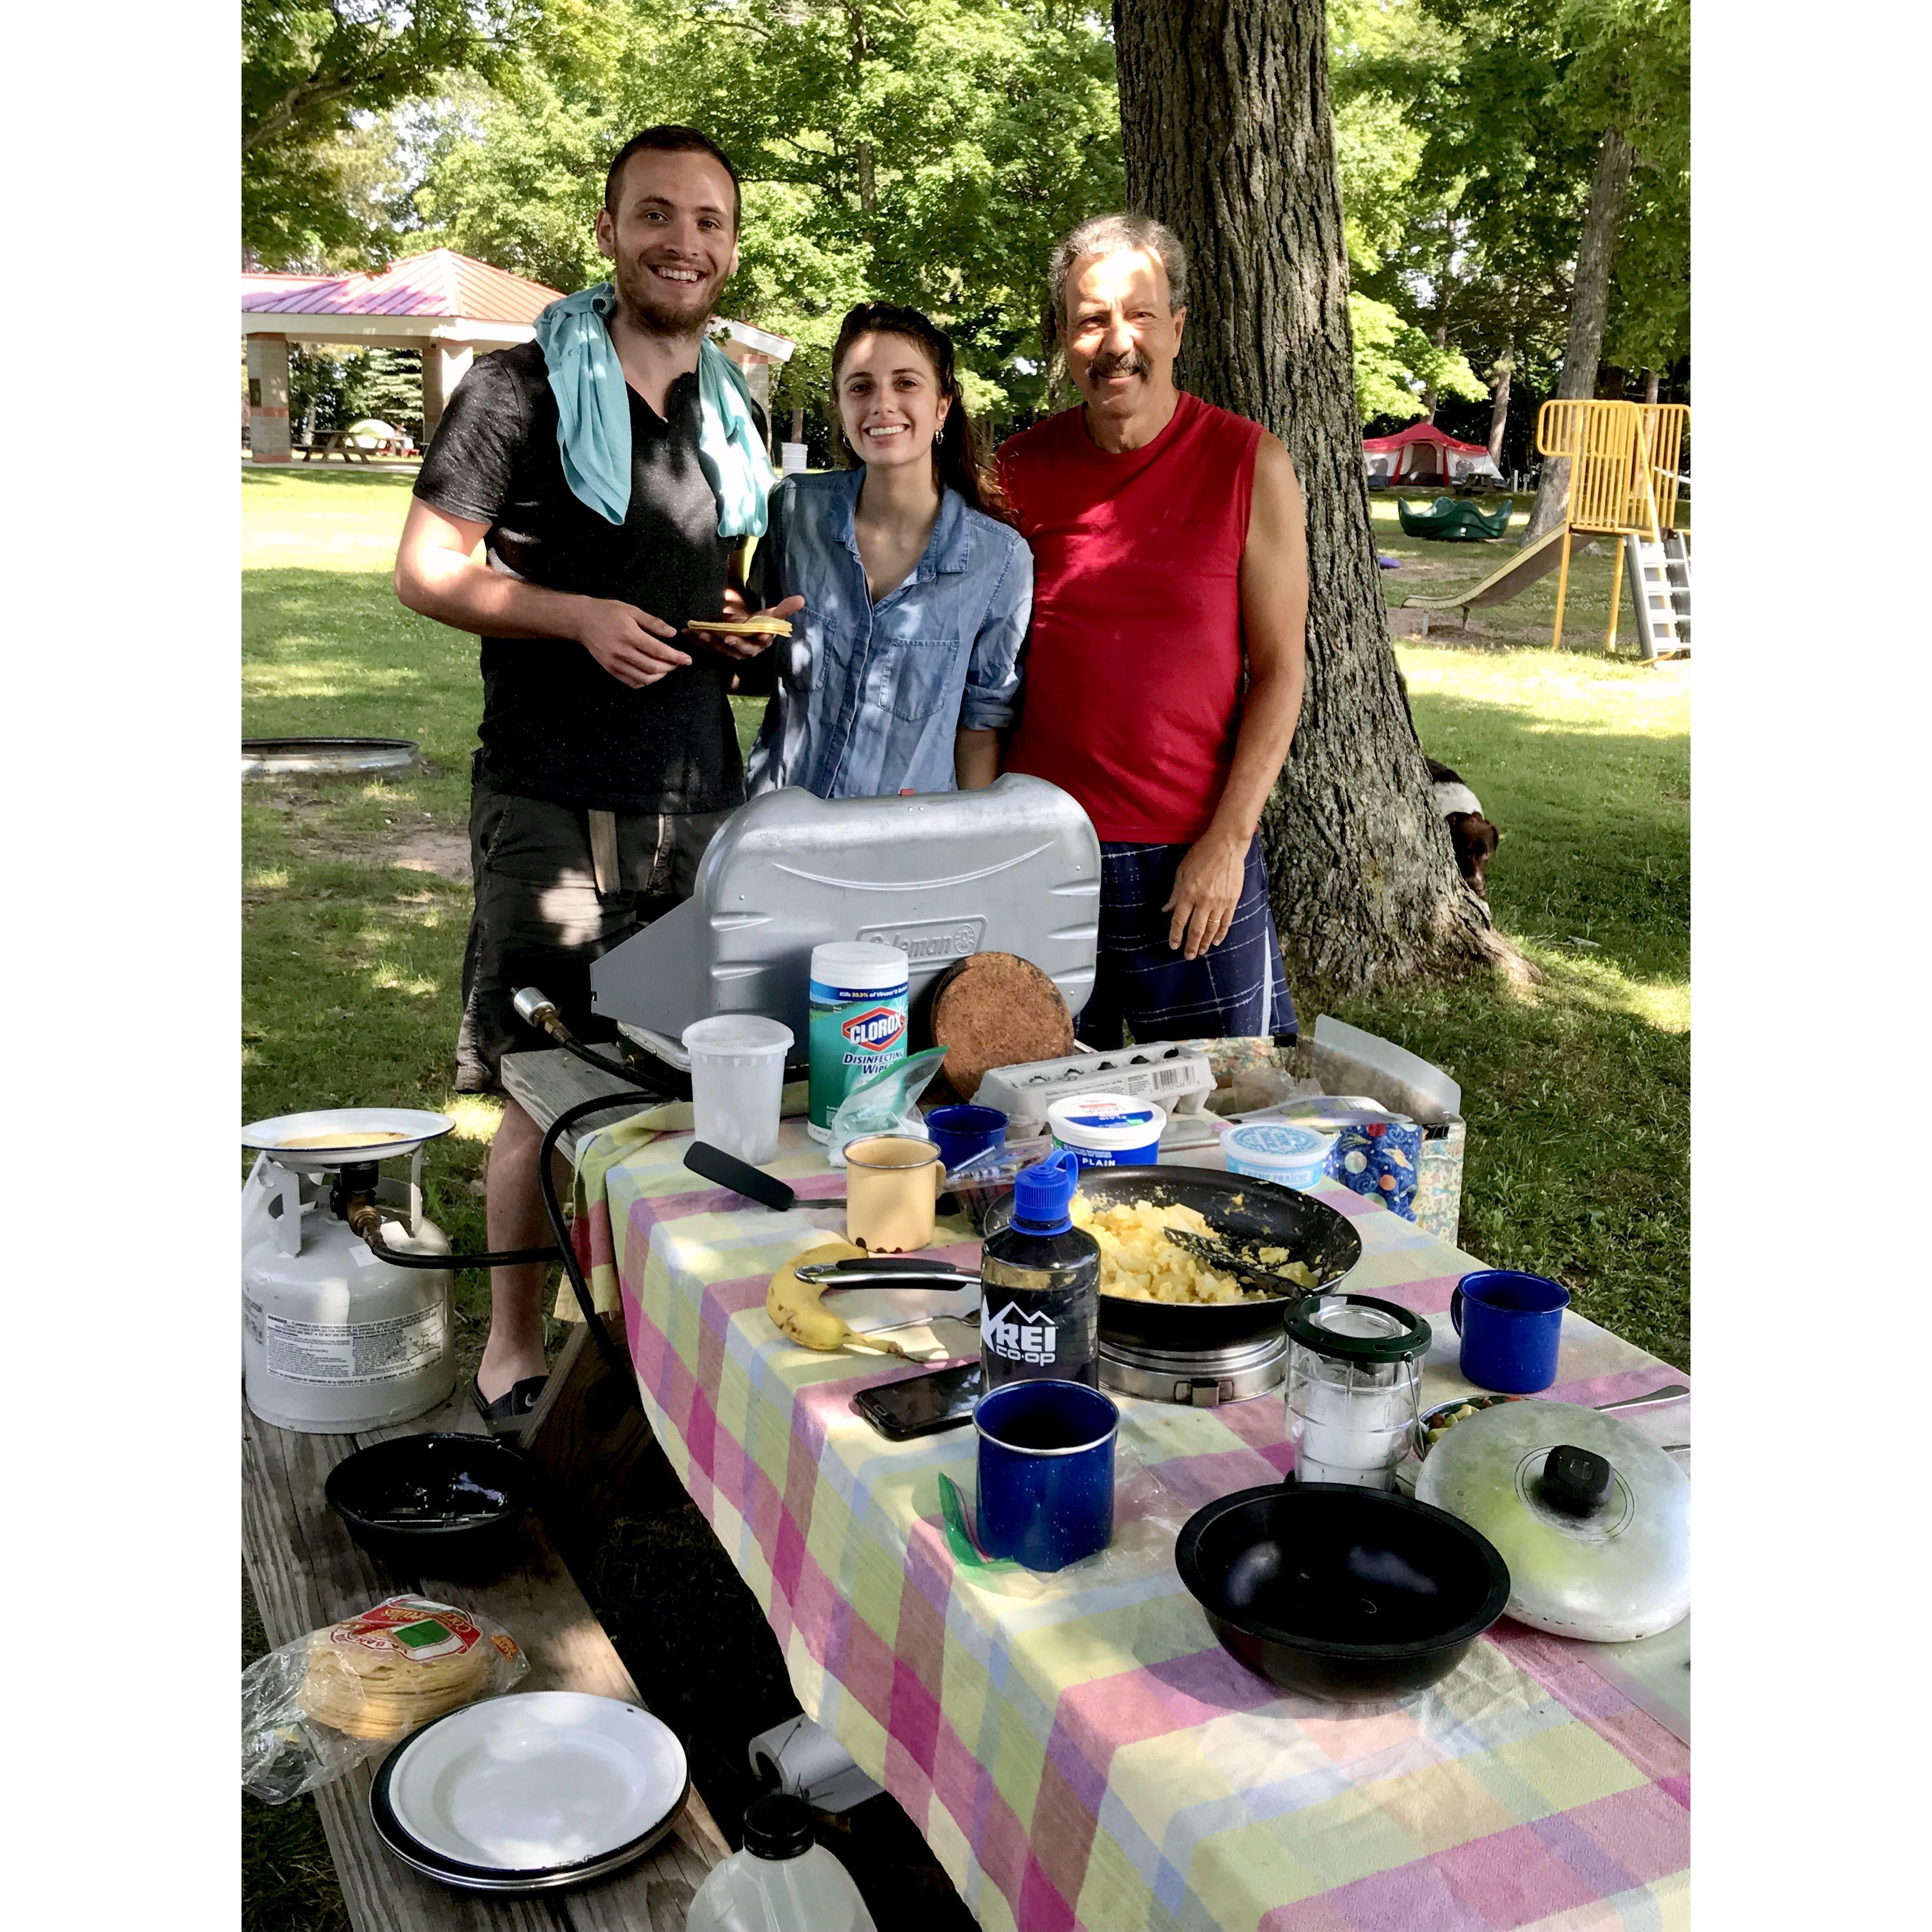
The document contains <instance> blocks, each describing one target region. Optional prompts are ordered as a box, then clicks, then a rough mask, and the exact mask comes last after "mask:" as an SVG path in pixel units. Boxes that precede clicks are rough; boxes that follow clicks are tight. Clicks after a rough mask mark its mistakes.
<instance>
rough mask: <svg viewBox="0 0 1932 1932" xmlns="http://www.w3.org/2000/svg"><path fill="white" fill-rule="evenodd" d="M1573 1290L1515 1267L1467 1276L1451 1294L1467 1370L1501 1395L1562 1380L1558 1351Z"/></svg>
mask: <svg viewBox="0 0 1932 1932" xmlns="http://www.w3.org/2000/svg"><path fill="white" fill-rule="evenodd" d="M1569 1306H1570V1291H1569V1290H1568V1289H1567V1288H1565V1286H1563V1284H1562V1283H1561V1282H1560V1281H1551V1280H1549V1279H1547V1277H1544V1276H1543V1275H1540V1274H1523V1273H1521V1272H1520V1271H1518V1270H1517V1269H1515V1268H1480V1269H1478V1271H1476V1272H1475V1274H1466V1275H1465V1276H1464V1277H1463V1279H1462V1280H1460V1282H1458V1283H1457V1284H1456V1292H1455V1293H1454V1295H1451V1297H1450V1298H1449V1319H1450V1320H1451V1322H1454V1324H1455V1325H1456V1332H1457V1334H1459V1335H1460V1336H1461V1337H1462V1338H1463V1349H1462V1354H1461V1356H1460V1361H1461V1365H1462V1370H1463V1375H1464V1376H1465V1377H1466V1379H1468V1380H1469V1381H1470V1382H1474V1383H1475V1385H1476V1386H1477V1387H1478V1388H1486V1389H1494V1390H1495V1391H1496V1393H1497V1394H1499V1395H1535V1394H1536V1393H1537V1391H1538V1390H1539V1389H1547V1388H1548V1387H1549V1386H1550V1384H1551V1383H1552V1382H1554V1381H1555V1380H1556V1350H1557V1345H1558V1343H1559V1342H1560V1341H1561V1340H1562V1336H1563V1311H1564V1310H1565V1309H1566V1308H1568V1307H1569Z"/></svg>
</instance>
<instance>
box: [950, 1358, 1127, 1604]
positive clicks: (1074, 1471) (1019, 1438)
mask: <svg viewBox="0 0 1932 1932" xmlns="http://www.w3.org/2000/svg"><path fill="white" fill-rule="evenodd" d="M973 1426H974V1428H975V1429H976V1430H977V1431H978V1432H979V1437H980V1525H979V1527H980V1547H982V1548H983V1550H985V1551H986V1554H987V1555H988V1556H1010V1557H1012V1558H1013V1559H1014V1560H1015V1561H1016V1562H1019V1563H1021V1564H1023V1565H1025V1567H1026V1568H1028V1569H1029V1570H1064V1569H1065V1568H1066V1567H1067V1565H1068V1564H1070V1563H1078V1562H1080V1560H1081V1559H1082V1558H1083V1557H1088V1556H1096V1555H1097V1554H1098V1553H1100V1551H1101V1550H1105V1549H1106V1547H1107V1545H1108V1544H1109V1543H1110V1542H1111V1541H1112V1540H1113V1535H1114V1442H1115V1437H1116V1436H1117V1435H1118V1433H1119V1431H1120V1427H1121V1412H1120V1411H1119V1410H1118V1409H1116V1408H1115V1406H1114V1405H1113V1403H1112V1401H1111V1400H1109V1398H1108V1397H1106V1396H1104V1395H1103V1394H1101V1393H1100V1391H1099V1390H1098V1389H1093V1388H1088V1386H1087V1385H1086V1384H1085V1382H1046V1381H1042V1382H1007V1383H1006V1384H1005V1385H1004V1386H1002V1387H1001V1388H996V1389H992V1390H990V1391H988V1393H987V1394H985V1395H983V1396H982V1397H980V1400H979V1403H978V1404H977V1406H975V1408H974V1411H973Z"/></svg>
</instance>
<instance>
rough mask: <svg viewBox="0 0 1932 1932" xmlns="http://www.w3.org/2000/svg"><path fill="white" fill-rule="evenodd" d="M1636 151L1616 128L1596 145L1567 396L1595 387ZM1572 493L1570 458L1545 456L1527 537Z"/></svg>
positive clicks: (1547, 525) (1558, 517)
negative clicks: (1600, 143) (1611, 271)
mask: <svg viewBox="0 0 1932 1932" xmlns="http://www.w3.org/2000/svg"><path fill="white" fill-rule="evenodd" d="M1636 160H1637V150H1636V149H1635V148H1633V147H1632V146H1631V144H1630V143H1629V142H1628V141H1626V140H1625V139H1624V137H1623V135H1622V132H1621V131H1620V130H1618V129H1617V128H1615V127H1606V128H1605V129H1604V139H1603V144H1602V145H1601V147H1599V148H1598V150H1597V172H1596V175H1595V178H1594V179H1593V180H1592V181H1591V183H1590V199H1589V204H1588V205H1587V206H1586V208H1584V211H1583V239H1582V241H1581V242H1579V243H1578V245H1577V278H1576V281H1575V283H1574V285H1573V286H1572V287H1571V293H1570V334H1569V337H1568V340H1567V341H1565V344H1564V345H1563V368H1562V374H1559V376H1558V377H1557V378H1556V390H1555V392H1554V393H1555V395H1558V396H1560V397H1562V398H1565V399H1566V400H1568V401H1577V400H1578V399H1580V398H1585V397H1589V396H1593V395H1595V394H1596V392H1597V365H1598V362H1600V361H1601V359H1602V357H1603V353H1604V323H1605V322H1606V321H1607V320H1608V319H1609V317H1610V269H1611V267H1612V266H1613V264H1614V263H1615V262H1616V256H1617V230H1618V229H1619V227H1621V226H1622V224H1623V218H1624V203H1625V200H1626V199H1628V196H1629V193H1630V178H1631V166H1632V165H1633V164H1634V163H1635V161H1636ZM1569 494H1570V459H1569V458H1568V457H1567V456H1553V457H1550V458H1546V459H1545V460H1544V465H1543V474H1542V476H1541V478H1540V479H1539V480H1538V483H1537V486H1536V507H1535V508H1534V509H1533V510H1532V511H1530V513H1529V529H1528V530H1527V531H1526V532H1525V533H1524V541H1526V542H1529V541H1533V540H1534V539H1535V538H1538V537H1540V536H1541V535H1544V533H1545V532H1547V531H1550V530H1553V529H1556V526H1557V525H1558V524H1559V523H1561V522H1562V520H1563V510H1564V505H1565V503H1566V502H1568V498H1569Z"/></svg>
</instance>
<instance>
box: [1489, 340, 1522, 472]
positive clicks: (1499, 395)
mask: <svg viewBox="0 0 1932 1932" xmlns="http://www.w3.org/2000/svg"><path fill="white" fill-rule="evenodd" d="M1515 371H1516V351H1515V349H1514V346H1512V347H1510V348H1508V349H1505V350H1504V351H1503V353H1502V354H1501V355H1500V356H1498V357H1497V358H1496V385H1495V386H1494V387H1493V389H1491V390H1490V461H1491V462H1492V463H1494V464H1495V465H1496V467H1497V469H1502V466H1503V431H1505V429H1506V428H1508V426H1509V392H1510V377H1511V376H1512V375H1513V374H1514V373H1515Z"/></svg>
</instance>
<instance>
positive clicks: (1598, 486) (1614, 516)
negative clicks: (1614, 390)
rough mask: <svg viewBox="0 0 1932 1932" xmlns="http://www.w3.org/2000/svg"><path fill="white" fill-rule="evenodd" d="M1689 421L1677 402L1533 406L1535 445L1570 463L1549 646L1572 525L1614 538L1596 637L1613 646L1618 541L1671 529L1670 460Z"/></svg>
mask: <svg viewBox="0 0 1932 1932" xmlns="http://www.w3.org/2000/svg"><path fill="white" fill-rule="evenodd" d="M1690 420H1691V410H1690V407H1689V405H1688V404H1684V403H1624V402H1598V401H1563V400H1556V401H1550V402H1547V403H1545V404H1544V406H1543V407H1542V408H1541V410H1539V411H1538V414H1537V419H1536V446H1537V449H1538V451H1539V452H1541V455H1544V456H1545V457H1547V458H1565V459H1567V460H1568V463H1569V465H1570V478H1569V490H1568V496H1567V497H1566V499H1565V505H1564V527H1563V560H1562V567H1561V569H1560V571H1559V574H1558V577H1557V580H1556V634H1555V635H1554V636H1553V637H1552V639H1551V640H1550V643H1551V647H1552V649H1554V648H1556V646H1558V645H1560V644H1561V643H1562V641H1563V607H1564V604H1565V601H1566V598H1567V597H1568V592H1569V587H1570V535H1571V532H1572V531H1573V530H1586V531H1589V532H1593V533H1598V534H1602V535H1609V536H1614V537H1616V538H1618V539H1619V544H1618V548H1619V553H1620V554H1619V566H1620V567H1619V569H1618V571H1617V572H1616V575H1615V577H1613V579H1612V581H1611V586H1610V631H1609V632H1608V634H1607V636H1606V637H1605V639H1604V649H1606V650H1614V649H1616V641H1617V612H1618V607H1619V604H1620V603H1621V601H1622V589H1623V572H1622V568H1621V564H1622V556H1621V551H1622V544H1623V540H1624V539H1626V538H1640V539H1641V538H1648V539H1649V541H1651V542H1652V543H1661V542H1662V541H1663V540H1664V532H1666V531H1667V530H1673V529H1676V527H1677V502H1678V496H1679V483H1678V480H1677V478H1678V466H1679V461H1680V460H1681V458H1682V455H1683V449H1684V432H1685V429H1686V428H1688V426H1689V424H1690Z"/></svg>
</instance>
